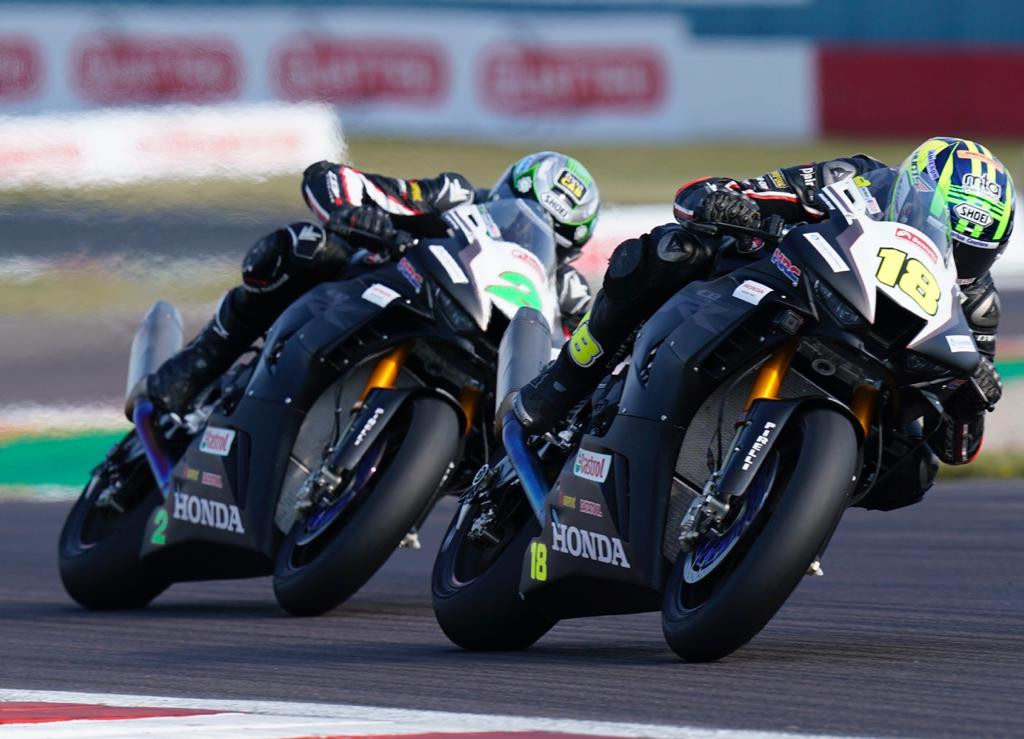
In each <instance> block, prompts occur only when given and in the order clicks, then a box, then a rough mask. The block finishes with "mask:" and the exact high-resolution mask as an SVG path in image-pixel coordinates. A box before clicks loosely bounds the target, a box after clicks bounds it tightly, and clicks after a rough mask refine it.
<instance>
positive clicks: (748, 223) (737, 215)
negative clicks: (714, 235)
mask: <svg viewBox="0 0 1024 739" xmlns="http://www.w3.org/2000/svg"><path fill="white" fill-rule="evenodd" d="M693 217H694V220H696V221H703V222H705V223H731V224H732V225H734V226H745V227H746V228H760V227H761V211H760V210H759V209H758V207H757V203H755V202H754V201H753V200H751V199H750V198H748V197H745V196H744V195H741V194H739V193H738V192H733V191H732V190H714V191H713V192H709V193H708V194H707V195H705V196H704V199H703V200H702V201H701V203H700V205H698V206H697V207H696V209H695V210H694V213H693Z"/></svg>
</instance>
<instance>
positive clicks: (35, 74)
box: [0, 36, 43, 101]
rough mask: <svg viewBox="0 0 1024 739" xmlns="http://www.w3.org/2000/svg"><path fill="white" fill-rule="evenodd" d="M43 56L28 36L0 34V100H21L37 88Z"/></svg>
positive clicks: (40, 76) (41, 70)
mask: <svg viewBox="0 0 1024 739" xmlns="http://www.w3.org/2000/svg"><path fill="white" fill-rule="evenodd" d="M42 77H43V58H42V55H41V54H40V53H39V48H38V47H37V46H36V45H35V43H34V42H33V41H32V40H31V39H29V38H23V37H19V36H0V100H4V101H7V100H23V99H25V98H28V97H31V96H32V95H33V94H34V93H35V92H36V91H37V90H38V89H39V85H40V82H41V81H42Z"/></svg>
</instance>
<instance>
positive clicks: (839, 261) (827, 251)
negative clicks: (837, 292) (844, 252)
mask: <svg viewBox="0 0 1024 739" xmlns="http://www.w3.org/2000/svg"><path fill="white" fill-rule="evenodd" d="M804 238H805V239H807V241H809V242H810V244H811V246H813V247H814V251H816V252H818V254H820V255H821V258H822V259H824V260H825V262H826V263H828V266H829V267H831V268H832V271H833V272H849V271H850V266H849V265H848V264H847V263H846V262H844V261H843V258H842V257H841V256H839V253H838V252H836V250H835V249H833V248H832V245H831V244H829V243H828V241H827V240H826V239H825V237H824V236H822V235H821V234H820V233H815V232H814V231H811V232H809V233H805V234H804Z"/></svg>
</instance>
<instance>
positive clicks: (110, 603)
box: [57, 432, 169, 610]
mask: <svg viewBox="0 0 1024 739" xmlns="http://www.w3.org/2000/svg"><path fill="white" fill-rule="evenodd" d="M136 443H137V442H136V441H135V439H134V432H133V433H131V434H129V435H128V436H126V437H125V439H124V440H123V441H121V442H120V446H121V447H122V448H124V449H125V450H126V452H127V451H128V450H129V449H130V448H131V447H132V446H133V445H135V444H136ZM129 456H130V459H129V460H128V461H125V462H124V463H123V473H124V479H125V486H126V487H128V486H131V488H132V489H131V490H127V491H126V492H127V493H128V494H127V495H126V496H125V497H126V498H128V499H130V500H131V501H132V505H131V506H130V507H127V508H126V509H125V511H124V512H123V513H120V514H118V513H116V512H114V511H112V510H109V509H101V508H97V507H96V500H97V498H98V497H99V495H100V494H101V493H102V492H103V490H104V488H105V486H106V484H107V478H108V472H107V468H106V467H104V468H101V469H100V470H99V471H98V472H97V473H96V474H95V476H94V477H93V479H92V480H90V481H89V484H88V485H86V487H85V489H84V490H83V491H82V495H81V496H79V498H78V500H77V501H76V502H75V505H74V506H73V507H72V508H71V512H70V513H68V517H67V519H66V520H65V521H64V527H63V529H61V532H60V540H59V543H58V547H57V549H58V560H59V566H60V579H61V581H62V582H63V583H64V589H65V590H66V591H67V593H68V595H70V596H71V597H72V598H73V599H74V600H75V602H77V603H78V604H79V605H81V606H83V607H85V608H89V609H93V610H115V609H127V608H142V607H143V606H145V605H146V604H148V603H149V602H150V601H151V600H153V598H155V597H156V596H158V595H159V594H160V593H162V592H163V591H164V590H166V589H167V586H168V585H169V583H168V582H167V580H165V579H164V578H163V577H160V576H159V575H158V574H157V573H155V572H153V571H152V569H151V568H149V567H146V566H145V565H144V564H143V563H142V562H141V561H140V560H139V552H140V550H141V549H142V543H143V537H144V536H145V535H146V526H147V524H148V522H149V518H150V515H151V514H152V512H153V510H154V509H155V508H156V507H157V506H159V505H160V504H161V503H163V498H162V497H161V495H160V493H159V491H158V490H157V487H156V483H155V482H154V480H153V476H152V474H151V473H150V471H149V467H148V466H147V463H146V459H145V457H144V456H137V455H136V454H131V453H129Z"/></svg>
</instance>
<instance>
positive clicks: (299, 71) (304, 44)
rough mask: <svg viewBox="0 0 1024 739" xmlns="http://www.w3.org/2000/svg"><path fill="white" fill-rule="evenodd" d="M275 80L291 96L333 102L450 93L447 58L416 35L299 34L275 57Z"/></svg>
mask: <svg viewBox="0 0 1024 739" xmlns="http://www.w3.org/2000/svg"><path fill="white" fill-rule="evenodd" d="M270 76H271V81H272V82H273V84H274V86H275V87H276V88H277V91H278V93H279V94H280V95H281V97H283V98H285V99H286V100H324V101H327V102H331V103H368V102H377V101H382V102H383V101H386V102H392V101H393V102H400V103H413V104H421V105H425V104H430V103H435V102H438V101H439V100H440V99H441V98H443V97H444V96H445V95H447V94H448V77H449V74H448V59H447V56H446V54H445V51H444V50H443V49H442V48H441V47H439V46H436V45H434V44H430V43H424V42H422V41H417V40H414V39H411V38H410V39H396V38H388V39H386V40H369V39H362V38H360V39H355V38H324V37H322V36H317V37H313V38H311V37H309V36H307V35H305V34H304V35H302V36H296V37H293V38H291V39H289V40H287V41H286V42H285V43H284V44H283V45H282V46H281V48H280V49H279V50H278V51H277V53H276V54H275V55H274V56H273V57H272V59H271V61H270Z"/></svg>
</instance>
